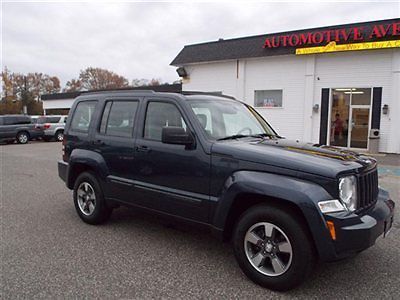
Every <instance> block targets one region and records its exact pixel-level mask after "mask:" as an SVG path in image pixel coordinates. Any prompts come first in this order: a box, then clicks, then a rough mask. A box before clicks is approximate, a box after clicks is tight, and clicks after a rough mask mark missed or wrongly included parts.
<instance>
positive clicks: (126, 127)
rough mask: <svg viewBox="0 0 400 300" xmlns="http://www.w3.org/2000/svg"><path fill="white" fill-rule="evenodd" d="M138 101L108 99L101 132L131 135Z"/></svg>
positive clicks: (112, 134) (123, 135)
mask: <svg viewBox="0 0 400 300" xmlns="http://www.w3.org/2000/svg"><path fill="white" fill-rule="evenodd" d="M137 107H138V101H108V102H107V104H106V106H105V108H104V112H103V117H102V119H101V124H100V133H102V134H106V135H111V136H120V137H131V136H132V133H133V124H134V121H135V114H136V110H137Z"/></svg>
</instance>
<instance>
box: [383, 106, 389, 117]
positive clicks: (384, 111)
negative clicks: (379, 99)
mask: <svg viewBox="0 0 400 300" xmlns="http://www.w3.org/2000/svg"><path fill="white" fill-rule="evenodd" d="M388 112H389V105H387V104H384V105H383V107H382V113H383V114H384V115H387V114H388Z"/></svg>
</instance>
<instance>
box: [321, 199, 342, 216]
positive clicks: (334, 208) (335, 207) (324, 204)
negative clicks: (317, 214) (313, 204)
mask: <svg viewBox="0 0 400 300" xmlns="http://www.w3.org/2000/svg"><path fill="white" fill-rule="evenodd" d="M318 207H319V209H320V211H321V212H322V213H323V214H327V213H333V212H339V211H345V210H346V208H345V207H344V206H343V204H342V203H341V202H340V201H339V200H337V199H334V200H326V201H320V202H318Z"/></svg>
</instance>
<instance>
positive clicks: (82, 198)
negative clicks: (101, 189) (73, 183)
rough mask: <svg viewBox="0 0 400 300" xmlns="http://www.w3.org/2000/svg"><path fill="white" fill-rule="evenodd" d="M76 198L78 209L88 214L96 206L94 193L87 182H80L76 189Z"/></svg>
mask: <svg viewBox="0 0 400 300" xmlns="http://www.w3.org/2000/svg"><path fill="white" fill-rule="evenodd" d="M77 200H78V206H79V209H80V211H81V212H82V213H83V214H84V215H85V216H90V215H91V214H92V213H93V211H94V209H95V207H96V194H95V192H94V189H93V187H92V186H91V184H90V183H88V182H82V183H81V184H80V185H79V187H78V190H77Z"/></svg>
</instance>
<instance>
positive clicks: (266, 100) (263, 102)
mask: <svg viewBox="0 0 400 300" xmlns="http://www.w3.org/2000/svg"><path fill="white" fill-rule="evenodd" d="M254 106H255V107H282V90H258V91H254Z"/></svg>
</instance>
